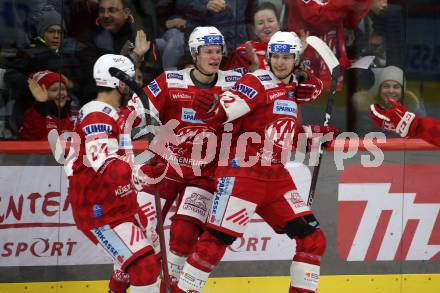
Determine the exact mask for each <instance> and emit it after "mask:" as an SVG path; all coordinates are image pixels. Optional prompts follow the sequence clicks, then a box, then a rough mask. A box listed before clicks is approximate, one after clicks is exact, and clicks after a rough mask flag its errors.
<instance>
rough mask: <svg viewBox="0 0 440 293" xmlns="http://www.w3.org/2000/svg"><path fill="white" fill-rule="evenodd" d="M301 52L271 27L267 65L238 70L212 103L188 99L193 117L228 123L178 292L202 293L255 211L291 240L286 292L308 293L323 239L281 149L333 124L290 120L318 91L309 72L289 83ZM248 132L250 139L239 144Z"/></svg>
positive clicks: (291, 37)
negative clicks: (226, 144) (227, 139)
mask: <svg viewBox="0 0 440 293" xmlns="http://www.w3.org/2000/svg"><path fill="white" fill-rule="evenodd" d="M301 51H302V47H301V41H300V39H299V38H298V37H297V35H296V34H295V33H290V32H277V33H275V34H274V35H273V36H272V38H271V39H270V41H269V43H268V54H267V57H266V58H267V62H268V64H269V66H270V70H257V71H255V72H254V73H248V74H246V75H244V76H243V77H242V78H241V79H240V80H239V81H238V82H237V83H236V85H235V86H234V88H233V89H232V90H230V91H227V92H225V93H223V94H222V95H221V96H220V99H219V102H216V99H215V97H213V96H212V95H206V94H204V93H203V94H201V95H197V96H196V97H195V99H194V104H193V107H194V109H195V110H196V113H197V115H198V116H199V117H201V119H203V120H204V121H209V122H210V123H211V125H217V126H218V125H221V124H223V123H226V124H225V126H224V127H225V128H226V125H228V122H232V126H233V128H232V133H231V135H232V140H231V141H232V147H231V152H230V155H229V157H228V158H227V164H224V165H222V164H219V166H218V168H217V171H216V178H217V189H216V192H215V198H214V200H213V204H212V206H211V210H210V214H209V215H208V221H207V230H206V231H205V232H204V233H203V234H202V236H201V237H200V239H199V241H198V242H197V244H196V246H195V248H194V251H193V252H192V253H191V254H190V256H189V257H188V259H187V261H186V263H185V266H184V268H183V270H182V273H181V275H180V279H179V283H178V292H202V289H203V286H204V284H205V283H206V280H207V279H208V276H209V274H210V272H211V271H212V270H213V268H214V267H215V266H216V265H217V264H218V263H219V261H220V260H221V258H222V257H223V255H224V253H225V249H226V247H227V246H228V245H230V244H232V243H233V242H234V241H235V239H236V238H237V237H240V236H242V235H243V233H244V230H245V228H246V226H247V224H248V223H249V221H250V219H251V218H252V216H253V214H254V213H255V212H256V213H258V214H259V215H260V216H261V217H262V218H263V219H264V220H265V221H266V222H267V223H268V224H269V225H271V226H272V228H273V229H274V230H275V231H276V232H278V233H285V234H287V236H289V237H290V238H293V239H295V240H296V243H297V244H296V253H295V256H294V258H293V262H292V265H291V269H290V272H291V286H290V291H289V292H316V289H317V286H318V279H319V268H320V266H319V265H320V258H321V256H322V255H323V253H324V250H325V247H326V239H325V236H324V234H323V232H322V231H321V229H320V228H319V224H318V221H317V220H316V218H315V216H314V215H313V213H312V211H311V210H310V207H309V206H307V205H306V204H305V203H304V201H303V200H302V199H301V197H300V195H299V194H298V192H297V190H296V187H295V183H294V182H293V181H292V178H291V176H290V175H289V173H288V171H287V170H286V169H285V168H284V163H285V162H286V158H285V157H283V154H284V155H285V154H286V153H288V152H290V151H291V150H292V147H293V146H294V145H295V140H296V138H297V136H298V133H299V132H304V131H306V130H307V131H310V130H315V131H316V130H317V132H321V133H323V132H332V130H334V128H332V127H324V126H318V125H316V126H314V127H301V125H299V123H298V119H297V107H298V106H297V104H298V103H306V102H312V101H314V100H316V99H317V98H318V96H319V95H320V93H321V90H322V82H321V81H320V80H319V79H318V78H316V77H314V76H313V75H308V76H307V78H306V80H304V81H303V82H301V83H298V82H297V80H296V78H295V75H294V74H293V72H294V69H295V65H296V64H298V61H299V57H300V53H301ZM255 134H258V135H259V136H258V137H257V136H255ZM223 135H224V134H223ZM249 137H251V139H252V143H248V144H247V145H243V142H245V141H246V140H247V139H248V138H249ZM243 138H244V139H243ZM246 138H247V139H246ZM219 160H222V158H220V159H219ZM251 160H254V162H253V164H250V161H251ZM219 162H220V161H219ZM247 166H248V167H247Z"/></svg>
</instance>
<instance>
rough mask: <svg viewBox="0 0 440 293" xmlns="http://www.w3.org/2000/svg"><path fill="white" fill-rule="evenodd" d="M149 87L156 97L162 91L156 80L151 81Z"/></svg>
mask: <svg viewBox="0 0 440 293" xmlns="http://www.w3.org/2000/svg"><path fill="white" fill-rule="evenodd" d="M147 87H148V89H149V90H150V91H151V93H152V94H153V95H154V96H155V97H157V95H158V94H159V93H160V92H161V91H162V90H161V89H160V87H159V85H158V84H157V82H156V81H155V80H153V81H152V82H150V83H149V84H148V86H147Z"/></svg>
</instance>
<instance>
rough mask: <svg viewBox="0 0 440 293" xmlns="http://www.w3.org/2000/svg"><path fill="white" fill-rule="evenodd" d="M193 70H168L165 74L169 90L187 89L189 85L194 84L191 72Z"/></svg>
mask: <svg viewBox="0 0 440 293" xmlns="http://www.w3.org/2000/svg"><path fill="white" fill-rule="evenodd" d="M190 71H191V68H185V69H182V70H169V71H168V70H167V71H165V72H164V75H165V80H166V83H167V85H168V88H187V87H188V84H193V82H192V80H191V77H190V76H189V72H190Z"/></svg>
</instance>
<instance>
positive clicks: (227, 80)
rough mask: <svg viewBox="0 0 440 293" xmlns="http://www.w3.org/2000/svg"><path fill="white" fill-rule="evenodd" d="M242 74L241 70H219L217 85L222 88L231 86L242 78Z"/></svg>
mask: <svg viewBox="0 0 440 293" xmlns="http://www.w3.org/2000/svg"><path fill="white" fill-rule="evenodd" d="M241 76H242V75H241V73H240V72H237V71H234V70H226V71H223V70H219V71H218V80H217V84H216V86H220V87H222V88H225V87H227V88H230V87H232V86H233V85H234V84H235V83H236V82H237V81H238V80H239V79H240V78H241Z"/></svg>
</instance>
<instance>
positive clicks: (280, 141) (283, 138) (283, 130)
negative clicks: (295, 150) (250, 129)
mask: <svg viewBox="0 0 440 293" xmlns="http://www.w3.org/2000/svg"><path fill="white" fill-rule="evenodd" d="M295 127H296V121H295V120H294V119H293V118H290V117H283V118H280V119H278V120H275V121H273V122H272V123H271V124H269V125H268V126H267V127H266V130H265V136H266V139H269V140H270V141H272V142H273V143H274V144H275V145H276V146H278V147H280V148H283V149H287V148H291V146H292V142H293V139H294V136H295Z"/></svg>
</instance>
